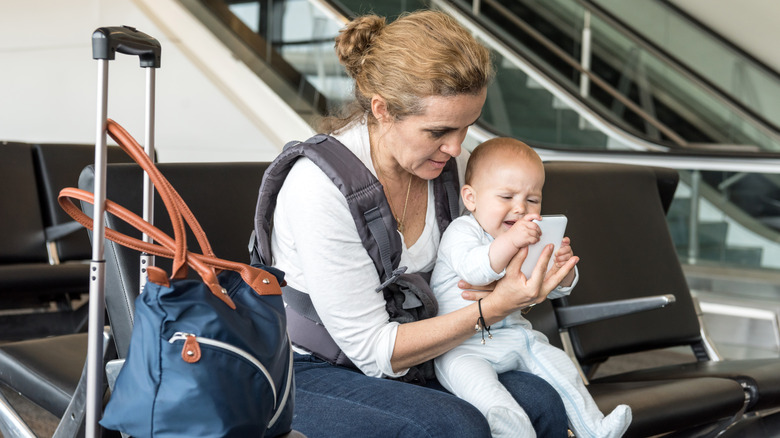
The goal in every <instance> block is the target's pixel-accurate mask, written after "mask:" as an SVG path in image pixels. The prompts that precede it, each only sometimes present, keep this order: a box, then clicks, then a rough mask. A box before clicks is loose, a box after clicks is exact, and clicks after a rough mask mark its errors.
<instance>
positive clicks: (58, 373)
mask: <svg viewBox="0 0 780 438" xmlns="http://www.w3.org/2000/svg"><path fill="white" fill-rule="evenodd" d="M86 357H87V334H86V333H78V334H73V335H63V336H57V337H52V338H43V339H35V340H30V341H21V342H14V343H10V344H4V345H0V380H2V381H3V382H4V383H6V384H7V385H8V386H10V387H11V388H14V390H16V391H17V392H19V393H21V394H24V396H25V397H27V398H28V399H30V400H31V401H32V402H33V403H35V404H37V405H39V406H40V407H42V408H43V409H46V410H47V411H49V412H51V413H52V414H54V415H56V416H58V417H60V416H62V414H64V413H65V410H66V409H67V408H68V403H70V399H71V396H72V395H73V393H74V392H75V391H76V386H77V385H78V381H79V377H81V372H82V369H83V367H84V360H85V359H86Z"/></svg>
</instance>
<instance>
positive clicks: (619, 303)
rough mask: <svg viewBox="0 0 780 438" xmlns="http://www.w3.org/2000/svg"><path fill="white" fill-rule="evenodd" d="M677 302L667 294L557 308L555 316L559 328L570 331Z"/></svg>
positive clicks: (672, 296)
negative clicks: (577, 327) (574, 328)
mask: <svg viewBox="0 0 780 438" xmlns="http://www.w3.org/2000/svg"><path fill="white" fill-rule="evenodd" d="M675 300H676V299H675V297H674V295H672V294H666V295H653V296H649V297H642V298H630V299H627V300H615V301H605V302H602V303H594V304H582V305H577V306H570V305H566V306H556V307H555V316H556V317H557V318H558V325H559V327H560V328H563V329H568V328H570V327H576V326H578V325H582V324H587V323H591V322H596V321H602V320H605V319H610V318H615V317H618V316H623V315H630V314H632V313H639V312H645V311H648V310H653V309H660V308H662V307H666V306H668V305H670V304H672V303H674V302H675Z"/></svg>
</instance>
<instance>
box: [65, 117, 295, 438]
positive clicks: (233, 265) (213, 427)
mask: <svg viewBox="0 0 780 438" xmlns="http://www.w3.org/2000/svg"><path fill="white" fill-rule="evenodd" d="M108 131H109V135H111V137H112V138H114V140H115V141H116V142H117V143H119V145H120V146H121V147H122V148H123V149H124V150H125V151H126V152H127V153H128V154H129V155H130V156H131V157H133V159H134V160H136V161H137V162H138V163H139V164H141V166H142V167H143V168H144V170H146V172H147V173H148V174H149V176H150V179H151V181H152V182H153V183H154V185H155V188H156V189H157V191H158V193H159V194H160V197H161V198H162V199H163V201H164V202H165V206H166V208H167V210H168V213H169V215H170V217H171V223H172V224H173V228H174V237H173V238H171V237H170V236H168V235H167V234H165V233H163V232H162V231H160V230H159V229H157V228H156V227H154V226H153V225H151V224H149V223H148V222H146V221H144V220H143V219H141V218H140V217H138V216H137V215H135V214H134V213H132V212H130V211H129V210H127V209H125V208H123V207H121V206H119V205H117V204H114V203H112V202H111V201H106V211H107V212H109V213H111V214H113V215H115V216H117V217H119V218H120V219H122V220H124V221H125V222H127V223H129V224H131V225H133V226H134V227H135V228H137V229H139V230H141V231H142V232H144V233H146V234H147V235H149V236H151V237H152V238H153V239H154V241H155V242H156V243H148V242H144V241H141V240H138V239H135V238H132V237H129V236H127V235H124V234H121V233H118V232H116V231H114V230H110V229H106V238H107V239H110V240H113V241H115V242H117V243H119V244H121V245H124V246H128V247H130V248H134V249H137V250H139V251H145V252H147V253H149V254H153V255H157V256H163V257H169V258H172V259H173V267H172V271H173V272H172V275H171V276H170V277H169V276H168V274H167V273H166V272H164V271H163V270H162V269H160V268H157V267H150V268H149V269H148V280H147V282H146V286H145V287H144V291H143V293H142V294H141V295H140V296H139V297H138V298H137V300H136V311H135V323H134V326H133V333H132V337H131V341H130V348H129V351H128V355H127V358H126V361H125V364H124V366H123V367H122V371H121V372H120V373H119V376H118V378H117V381H116V385H115V387H114V391H113V393H112V394H111V398H110V400H109V403H108V405H107V406H106V409H105V412H104V415H103V419H102V420H101V422H100V423H101V424H102V425H103V426H104V427H106V428H108V429H113V430H119V431H121V432H123V433H125V434H128V435H131V436H134V437H147V436H149V437H172V436H178V437H180V436H187V437H247V436H253V437H263V436H269V437H272V436H278V435H282V434H285V433H288V432H289V431H290V424H291V422H292V414H293V408H294V393H295V391H294V379H293V362H292V350H291V347H290V342H289V339H288V337H287V330H286V317H285V310H284V304H283V302H282V298H281V288H280V283H283V274H282V273H281V272H280V271H278V270H275V269H273V268H267V267H264V266H249V265H246V264H243V263H237V262H232V261H227V260H222V259H219V258H217V257H216V256H215V255H214V254H213V252H212V250H211V247H210V245H209V243H208V239H207V238H206V236H205V234H204V233H203V230H202V229H201V227H200V225H199V224H198V222H197V219H195V217H194V215H193V214H192V212H191V211H190V210H189V208H188V207H187V206H186V204H185V203H184V201H183V200H182V199H181V197H180V196H179V195H178V193H176V191H175V190H174V189H173V187H172V186H171V185H170V183H169V182H168V181H167V180H166V179H165V178H164V177H163V176H162V174H161V173H160V172H159V171H158V170H157V168H156V167H155V166H154V164H153V163H152V161H151V160H150V159H149V157H148V156H146V154H145V153H144V152H143V149H142V148H141V147H140V145H138V143H137V142H136V141H135V140H134V139H133V138H132V137H131V136H130V135H129V134H128V133H127V132H126V131H125V130H124V129H123V128H122V127H121V126H119V125H118V124H116V123H115V122H113V121H109V123H108ZM72 199H78V200H81V201H84V202H88V203H93V202H94V197H93V195H92V193H89V192H85V191H82V190H78V189H74V188H66V189H63V191H62V192H61V193H60V200H59V201H60V205H61V206H62V207H63V208H64V209H65V210H66V211H67V212H68V213H69V214H70V215H71V216H72V217H73V218H74V219H76V220H77V221H79V222H80V223H82V224H83V225H84V226H86V227H87V228H91V227H92V220H91V219H90V218H89V217H88V216H87V215H85V214H84V213H82V211H81V210H80V209H79V208H78V207H76V206H75V204H74V203H73V201H72ZM185 223H186V224H187V225H189V227H190V229H191V230H192V232H193V233H194V234H195V236H196V237H197V239H198V242H199V244H200V246H201V252H202V253H200V254H198V253H194V252H191V251H189V250H188V249H187V248H186V239H185V228H184V227H185ZM188 269H194V270H195V271H196V272H197V273H198V274H199V276H200V277H201V278H200V280H192V279H186V276H187V271H188Z"/></svg>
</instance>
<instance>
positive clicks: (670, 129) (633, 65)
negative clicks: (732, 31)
mask: <svg viewBox="0 0 780 438" xmlns="http://www.w3.org/2000/svg"><path fill="white" fill-rule="evenodd" d="M451 3H452V4H455V5H458V6H459V7H460V8H461V9H462V10H470V11H472V12H473V11H474V9H475V8H478V9H477V12H478V14H477V15H476V17H477V19H479V20H480V21H481V22H482V23H483V26H485V27H488V28H491V29H493V30H495V31H496V34H497V35H498V36H500V37H501V39H502V41H503V42H504V43H505V44H507V45H509V46H511V47H512V48H513V50H514V51H515V52H517V53H521V54H522V55H523V56H524V57H526V58H527V59H531V60H534V62H535V64H536V65H537V66H538V67H539V68H540V69H542V70H543V71H544V73H545V74H547V75H549V76H552V77H556V78H557V79H558V80H559V81H560V82H561V84H562V85H564V86H566V87H567V88H568V89H569V90H575V91H576V92H577V93H579V94H580V95H581V97H582V99H583V100H586V101H588V102H589V104H590V105H591V107H592V108H593V109H594V110H596V111H599V113H600V114H601V115H602V116H603V117H605V118H607V119H609V120H610V121H611V122H612V123H615V124H616V125H618V126H623V127H625V125H626V124H628V125H630V126H631V127H632V129H631V132H633V133H634V134H636V135H640V136H642V137H643V138H645V139H647V140H651V141H656V142H660V143H663V144H671V145H676V146H679V147H702V146H703V145H704V146H706V145H710V144H718V145H719V148H724V147H725V145H729V147H730V148H731V149H732V150H760V151H771V152H780V135H778V133H777V131H776V130H775V129H774V128H773V127H772V126H771V124H767V123H766V121H764V120H762V119H761V118H757V117H756V116H755V115H753V114H751V113H749V112H747V111H745V110H744V108H743V107H742V106H740V105H739V104H737V103H734V102H733V100H732V99H731V98H730V96H728V95H726V94H724V93H722V92H721V91H720V90H719V89H717V88H715V87H712V86H710V85H708V84H707V83H705V82H702V81H701V80H700V79H699V78H697V77H696V76H695V75H692V74H691V73H690V72H689V71H688V70H686V69H684V68H682V67H681V66H680V65H679V64H678V63H675V62H674V59H673V58H672V57H669V56H667V55H665V53H664V52H662V51H660V50H658V49H657V48H656V47H654V46H653V45H652V44H648V43H647V41H645V40H643V39H642V38H640V37H637V36H636V35H635V34H633V33H631V32H630V29H629V28H626V27H625V26H623V25H622V24H621V23H620V22H619V21H616V20H614V19H613V18H612V17H610V16H609V15H607V14H604V13H602V12H601V11H600V10H598V9H594V8H593V7H592V5H590V4H586V3H582V2H580V1H577V0H547V1H544V2H539V1H533V0H480V1H479V2H472V1H470V0H453V1H452V2H451ZM649 3H652V2H649ZM644 4H645V3H643V5H644ZM477 5H478V6H477ZM634 6H636V5H634ZM640 9H641V8H640ZM766 91H767V92H768V93H773V92H775V90H766ZM777 97H780V95H778V94H774V101H776V100H778V99H777ZM769 99H772V98H771V97H770V98H769Z"/></svg>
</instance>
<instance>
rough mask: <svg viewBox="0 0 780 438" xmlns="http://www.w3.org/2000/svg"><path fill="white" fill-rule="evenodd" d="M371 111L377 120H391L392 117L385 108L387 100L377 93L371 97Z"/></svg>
mask: <svg viewBox="0 0 780 438" xmlns="http://www.w3.org/2000/svg"><path fill="white" fill-rule="evenodd" d="M371 113H372V114H373V115H374V118H375V119H376V120H377V121H379V122H389V121H392V120H393V117H392V116H391V115H390V112H389V111H388V109H387V101H386V100H385V98H384V97H382V96H380V95H378V94H375V95H374V96H373V97H371Z"/></svg>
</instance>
